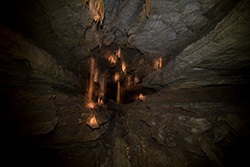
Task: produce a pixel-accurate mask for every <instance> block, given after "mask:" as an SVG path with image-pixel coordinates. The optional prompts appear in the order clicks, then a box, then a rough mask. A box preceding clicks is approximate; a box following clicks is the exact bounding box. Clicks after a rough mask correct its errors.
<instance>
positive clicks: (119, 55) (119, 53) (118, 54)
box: [116, 47, 121, 58]
mask: <svg viewBox="0 0 250 167" xmlns="http://www.w3.org/2000/svg"><path fill="white" fill-rule="evenodd" d="M116 56H117V57H119V58H121V48H120V47H119V49H118V51H117V53H116Z"/></svg>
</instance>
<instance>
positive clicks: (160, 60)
mask: <svg viewBox="0 0 250 167" xmlns="http://www.w3.org/2000/svg"><path fill="white" fill-rule="evenodd" d="M161 67H162V57H160V59H159V66H158V68H159V69H161Z"/></svg>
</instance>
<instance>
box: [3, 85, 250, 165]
mask: <svg viewBox="0 0 250 167" xmlns="http://www.w3.org/2000/svg"><path fill="white" fill-rule="evenodd" d="M248 87H249V86H248V85H241V86H227V85H224V86H210V87H201V88H192V89H164V90H161V91H159V92H157V93H154V94H151V95H148V96H146V97H145V100H143V101H135V102H133V103H129V104H120V105H117V104H115V103H114V102H112V101H111V102H109V103H108V104H106V105H105V106H104V107H97V108H95V109H87V108H86V107H85V104H84V103H83V101H84V96H82V95H80V94H77V95H73V94H69V93H65V92H64V93H62V92H60V91H55V90H51V91H47V92H42V93H41V91H35V90H32V91H30V90H29V91H28V90H26V92H23V91H18V89H17V88H15V89H13V90H12V92H15V95H13V94H12V95H13V96H12V98H11V100H12V103H13V104H15V105H12V107H11V109H10V110H11V111H12V110H13V111H14V110H15V111H17V110H18V111H19V114H17V115H6V120H5V124H6V125H7V126H8V127H9V131H4V133H6V134H7V140H8V141H6V156H7V157H11V158H14V159H17V161H13V162H9V163H16V162H18V163H20V164H22V163H23V164H25V165H27V166H29V165H30V166H32V165H34V163H35V164H36V166H88V167H92V166H93V167H96V166H102V167H108V166H135V167H137V166H138V167H139V166H141V167H145V166H150V167H151V166H168V167H169V166H170V167H171V166H201V165H202V166H236V165H239V164H243V163H244V165H246V163H247V162H248V159H247V154H245V152H247V151H248V149H249V148H250V147H249V146H250V145H249V137H250V136H249V134H250V128H249V127H250V124H249V123H250V122H249V104H248V103H249V90H248ZM16 89H17V90H16ZM27 103H28V104H27ZM27 105H28V106H29V107H30V108H27ZM34 110H35V112H39V113H43V110H46V111H47V110H53V112H51V113H50V114H49V115H48V113H47V114H45V115H43V114H42V115H41V116H42V117H55V119H53V120H54V121H55V122H56V125H55V126H54V125H53V128H52V130H51V126H52V124H53V122H48V121H47V124H46V125H47V127H46V128H47V131H46V129H45V130H44V131H45V132H44V131H37V130H36V128H37V127H36V126H39V125H36V124H35V123H33V124H32V125H33V128H29V127H30V124H29V122H28V121H27V120H25V119H22V121H20V120H19V121H18V122H15V120H17V119H15V118H19V117H22V118H29V117H30V116H32V117H33V116H34V115H32V114H30V113H32V112H34ZM15 113H16V112H15ZM93 113H94V114H95V115H96V118H97V121H98V122H99V124H100V127H99V128H97V129H92V128H91V127H89V126H87V125H86V120H87V119H88V117H89V116H90V114H93ZM39 119H42V118H39ZM6 125H5V126H6ZM44 125H45V124H44ZM44 125H43V126H44ZM34 126H35V128H34ZM27 127H28V128H27ZM25 128H26V131H24V129H25ZM27 129H28V130H30V131H29V133H28V132H27ZM37 129H39V128H37ZM27 133H28V134H29V135H27ZM30 134H32V135H30Z"/></svg>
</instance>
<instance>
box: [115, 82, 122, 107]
mask: <svg viewBox="0 0 250 167" xmlns="http://www.w3.org/2000/svg"><path fill="white" fill-rule="evenodd" d="M120 89H121V88H120V81H118V82H117V96H116V103H117V104H119V103H120V95H121V94H120Z"/></svg>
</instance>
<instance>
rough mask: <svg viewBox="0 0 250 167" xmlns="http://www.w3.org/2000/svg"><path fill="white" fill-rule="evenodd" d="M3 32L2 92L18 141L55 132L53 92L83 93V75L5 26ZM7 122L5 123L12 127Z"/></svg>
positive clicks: (0, 32) (0, 52) (0, 33)
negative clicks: (25, 137)
mask: <svg viewBox="0 0 250 167" xmlns="http://www.w3.org/2000/svg"><path fill="white" fill-rule="evenodd" d="M0 29H1V30H0V38H1V40H0V41H1V43H0V62H1V66H0V76H1V77H0V87H1V88H0V91H1V102H3V106H2V107H3V108H5V110H4V111H3V114H4V116H6V117H5V119H6V120H8V121H10V122H11V123H14V122H15V121H16V122H15V123H14V125H17V127H13V128H14V129H15V128H17V129H18V130H17V131H13V133H16V134H15V136H18V137H22V136H28V135H39V134H46V133H48V132H50V131H53V130H54V128H55V126H56V125H57V124H58V117H57V108H56V107H55V105H54V104H53V103H52V101H51V100H50V98H51V97H52V95H51V92H57V91H59V92H67V93H69V94H77V93H82V91H83V86H82V83H83V81H81V80H80V75H79V74H78V73H73V72H72V71H70V70H68V69H66V68H65V67H64V66H62V65H60V64H59V63H58V62H57V61H56V60H55V59H54V58H53V57H51V55H49V54H48V53H47V52H46V51H44V50H43V49H41V48H39V47H37V46H36V45H34V44H33V43H32V42H31V41H29V40H27V39H26V38H25V37H23V36H22V35H20V34H17V33H14V32H12V31H10V30H9V29H7V28H6V27H3V26H1V28H0ZM13 120H15V121H14V122H12V121H13ZM8 121H6V122H5V123H6V124H7V125H9V124H11V123H10V122H8ZM10 129H11V128H10ZM10 131H11V130H10Z"/></svg>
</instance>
